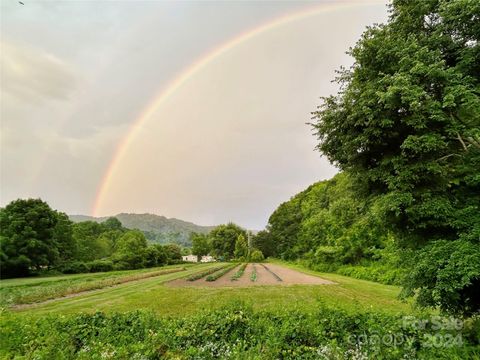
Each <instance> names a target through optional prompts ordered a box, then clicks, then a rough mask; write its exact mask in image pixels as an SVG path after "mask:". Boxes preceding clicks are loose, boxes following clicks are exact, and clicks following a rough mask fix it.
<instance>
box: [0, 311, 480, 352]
mask: <svg viewBox="0 0 480 360" xmlns="http://www.w3.org/2000/svg"><path fill="white" fill-rule="evenodd" d="M479 324H480V320H479V319H478V318H476V319H473V320H470V322H469V323H467V324H466V325H465V326H464V327H463V328H462V329H461V330H460V331H456V330H451V331H447V330H442V331H434V330H433V329H432V328H429V327H427V330H421V329H418V328H415V327H413V326H405V325H404V324H403V320H402V317H401V316H393V315H384V314H377V313H361V314H358V313H357V314H351V313H347V312H344V311H341V310H338V309H331V308H327V307H322V306H320V307H319V308H318V310H316V311H315V312H314V313H304V312H301V311H288V312H287V311H275V312H273V313H271V312H268V311H261V312H254V311H253V310H252V309H251V308H249V307H245V306H241V305H236V306H231V307H228V308H223V309H220V310H216V311H208V312H204V313H201V314H197V315H194V316H188V317H184V318H167V317H158V316H156V315H155V314H153V313H149V312H130V313H123V314H118V313H113V314H110V315H106V314H104V313H95V314H79V315H71V316H66V317H65V316H58V315H50V316H47V317H42V318H39V319H33V318H32V319H29V318H27V317H19V316H18V315H15V314H4V316H3V319H2V326H1V327H0V336H1V339H2V342H1V350H0V357H1V358H15V357H17V358H29V359H72V358H77V359H105V358H112V359H133V358H135V359H218V358H222V359H417V358H418V359H473V358H478V356H480V348H479V344H478V341H479V340H478V336H477V335H478V333H477V334H476V333H475V332H476V331H477V332H478V331H479V329H478V328H479V326H480V325H479ZM428 335H435V336H440V337H444V338H446V337H447V335H449V336H455V337H458V336H460V337H461V339H462V341H463V345H461V346H457V345H453V346H447V347H444V346H431V342H430V341H429V340H428V339H429V337H428ZM395 336H396V339H397V340H396V345H393V341H391V339H392V338H393V337H395ZM382 339H383V340H382ZM401 339H403V341H402V342H400V340H401Z"/></svg>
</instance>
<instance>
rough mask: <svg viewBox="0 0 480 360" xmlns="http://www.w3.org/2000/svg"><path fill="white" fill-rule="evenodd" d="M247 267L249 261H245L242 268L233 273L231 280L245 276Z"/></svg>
mask: <svg viewBox="0 0 480 360" xmlns="http://www.w3.org/2000/svg"><path fill="white" fill-rule="evenodd" d="M246 268H247V263H244V264H242V265H241V266H240V268H239V269H238V270H237V271H236V272H235V274H233V275H232V277H231V278H230V280H231V281H237V280H238V279H240V278H241V277H242V276H243V273H244V272H245V269H246Z"/></svg>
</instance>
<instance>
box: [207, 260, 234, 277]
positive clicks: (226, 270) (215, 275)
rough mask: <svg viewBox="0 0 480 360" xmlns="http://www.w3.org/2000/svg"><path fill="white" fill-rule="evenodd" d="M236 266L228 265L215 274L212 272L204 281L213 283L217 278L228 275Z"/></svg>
mask: <svg viewBox="0 0 480 360" xmlns="http://www.w3.org/2000/svg"><path fill="white" fill-rule="evenodd" d="M237 265H238V264H232V265H229V266H227V267H225V268H224V269H221V270H219V271H217V272H214V273H213V274H211V275H208V276H207V277H206V279H205V280H207V281H215V280H217V279H219V278H221V277H222V276H223V275H225V274H226V273H228V272H229V271H230V270H232V269H233V268H235V267H236V266H237Z"/></svg>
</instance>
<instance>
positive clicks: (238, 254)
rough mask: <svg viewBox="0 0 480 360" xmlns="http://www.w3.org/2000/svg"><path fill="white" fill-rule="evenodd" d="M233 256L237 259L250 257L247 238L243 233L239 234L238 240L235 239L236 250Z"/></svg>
mask: <svg viewBox="0 0 480 360" xmlns="http://www.w3.org/2000/svg"><path fill="white" fill-rule="evenodd" d="M233 256H234V257H235V258H236V259H239V258H247V257H248V244H247V239H245V236H243V234H240V235H238V237H237V241H235V251H234V253H233Z"/></svg>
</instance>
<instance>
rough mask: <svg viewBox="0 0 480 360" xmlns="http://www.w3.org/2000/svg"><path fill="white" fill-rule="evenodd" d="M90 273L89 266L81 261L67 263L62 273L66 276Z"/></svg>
mask: <svg viewBox="0 0 480 360" xmlns="http://www.w3.org/2000/svg"><path fill="white" fill-rule="evenodd" d="M89 271H90V268H89V267H88V265H87V264H85V263H84V262H81V261H74V262H71V263H67V264H65V265H64V266H63V268H62V272H63V273H64V274H81V273H87V272H89Z"/></svg>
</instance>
